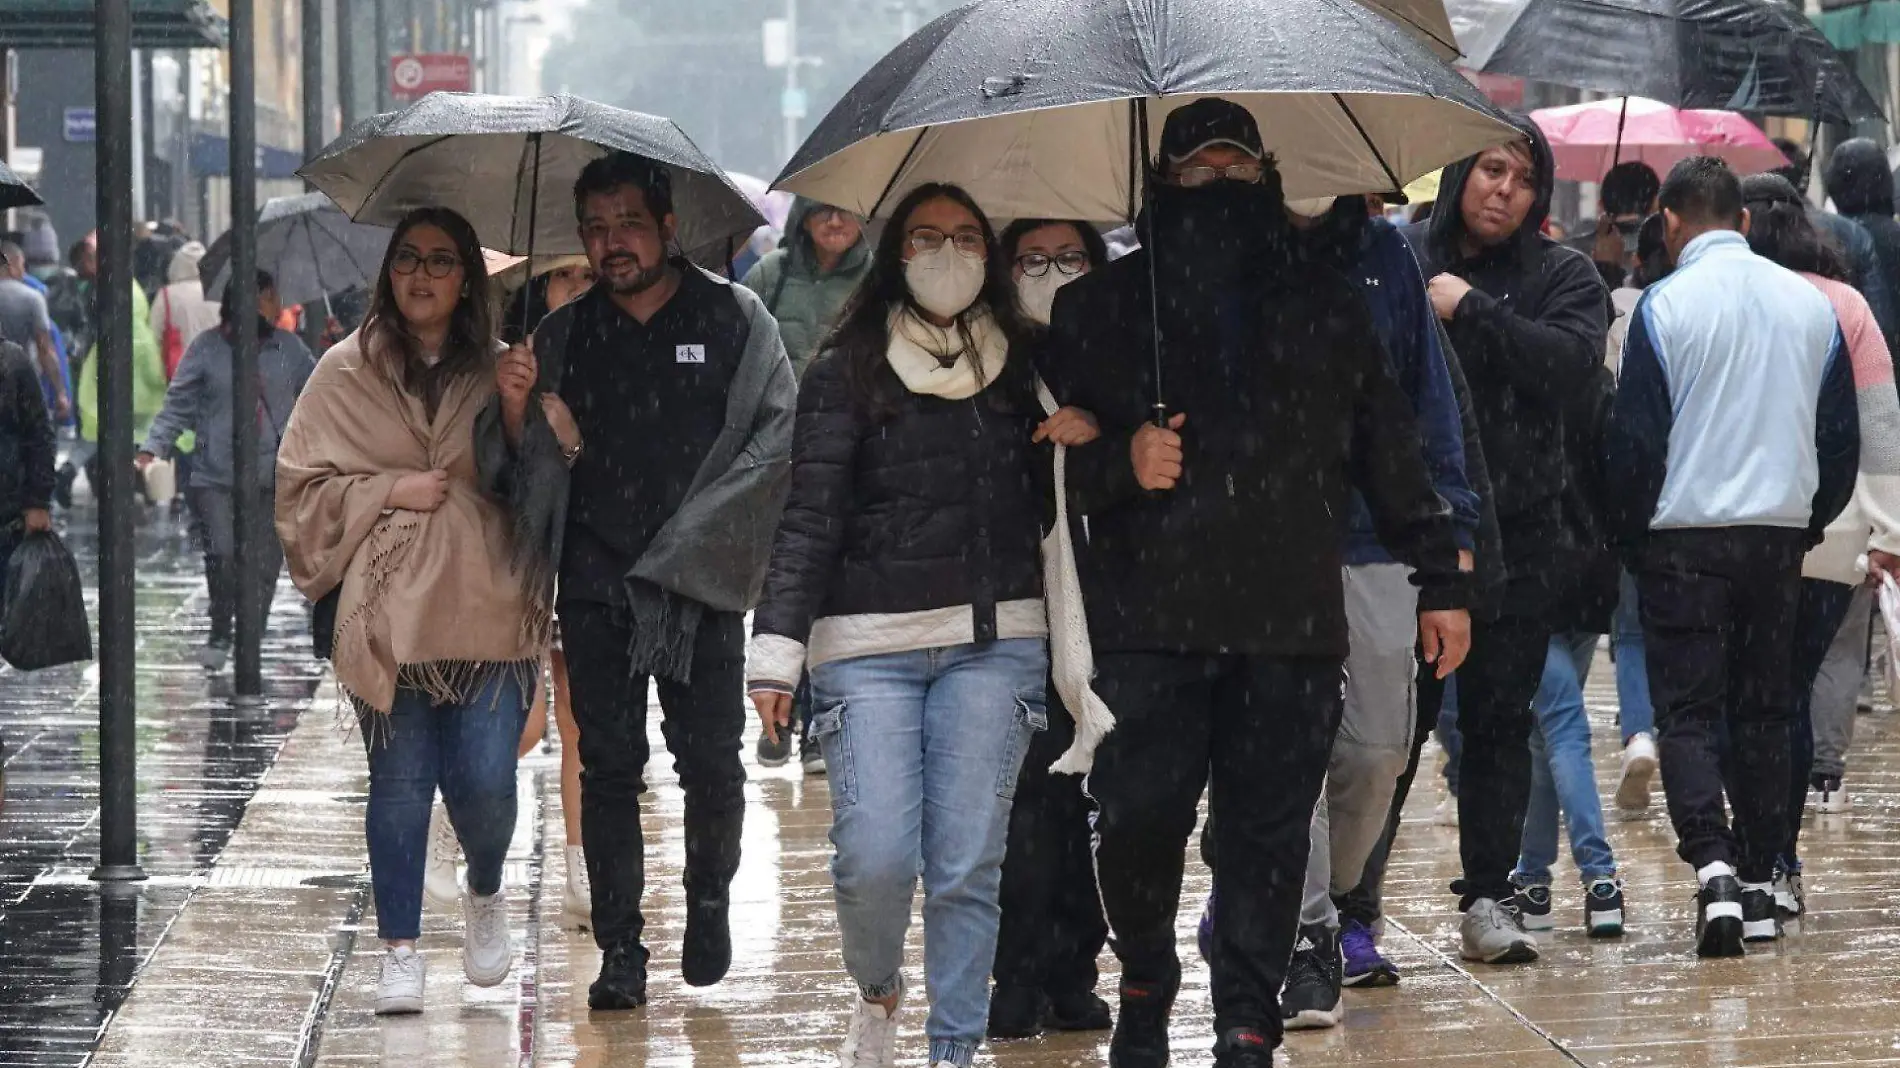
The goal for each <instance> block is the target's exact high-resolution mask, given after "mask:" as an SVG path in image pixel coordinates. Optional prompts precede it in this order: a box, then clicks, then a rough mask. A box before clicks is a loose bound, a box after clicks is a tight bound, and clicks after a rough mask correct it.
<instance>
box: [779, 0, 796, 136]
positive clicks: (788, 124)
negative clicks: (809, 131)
mask: <svg viewBox="0 0 1900 1068" xmlns="http://www.w3.org/2000/svg"><path fill="white" fill-rule="evenodd" d="M785 26H786V29H785V38H786V50H787V51H788V52H789V53H790V54H789V55H787V56H786V57H785V99H784V101H782V102H781V103H780V105H779V110H780V111H782V112H784V114H785V159H786V161H787V162H789V161H790V160H791V158H792V156H793V155H795V154H796V153H797V152H798V119H797V117H796V116H794V115H793V114H792V109H791V108H790V107H789V106H787V105H789V104H790V103H791V102H792V98H793V97H795V96H797V95H798V0H785Z"/></svg>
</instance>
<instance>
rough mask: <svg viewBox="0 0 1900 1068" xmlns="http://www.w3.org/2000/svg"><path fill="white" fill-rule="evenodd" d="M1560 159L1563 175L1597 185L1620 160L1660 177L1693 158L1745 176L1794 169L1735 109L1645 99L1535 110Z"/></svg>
mask: <svg viewBox="0 0 1900 1068" xmlns="http://www.w3.org/2000/svg"><path fill="white" fill-rule="evenodd" d="M1531 120H1532V121H1533V122H1535V123H1537V125H1538V127H1539V128H1540V129H1542V130H1543V131H1544V136H1545V137H1546V138H1548V139H1549V141H1550V149H1551V152H1552V153H1553V154H1554V155H1555V156H1556V159H1557V177H1559V178H1564V179H1568V180H1570V181H1573V182H1594V181H1597V180H1598V179H1600V178H1602V177H1603V176H1604V175H1605V174H1606V173H1608V172H1609V169H1610V168H1611V167H1613V166H1615V165H1616V164H1617V163H1618V162H1628V161H1630V160H1640V161H1641V162H1643V163H1647V164H1649V165H1650V167H1651V168H1653V169H1654V170H1655V171H1656V173H1657V174H1668V173H1669V168H1671V167H1673V166H1675V165H1676V164H1677V163H1678V162H1680V161H1681V160H1685V159H1688V158H1689V157H1690V156H1720V157H1721V158H1722V159H1724V160H1727V161H1728V164H1729V166H1730V167H1733V168H1734V169H1735V171H1736V173H1738V174H1758V173H1760V172H1762V171H1767V170H1773V169H1774V168H1776V167H1782V166H1786V165H1787V162H1788V160H1787V157H1785V156H1783V155H1782V154H1781V150H1780V149H1778V148H1776V147H1775V146H1774V144H1773V143H1772V142H1771V141H1769V140H1768V135H1767V134H1765V133H1762V132H1761V128H1760V127H1758V126H1756V125H1755V124H1754V123H1752V122H1749V121H1748V120H1747V119H1745V118H1743V117H1742V116H1740V115H1737V114H1735V113H1734V112H1732V111H1702V110H1678V109H1676V108H1672V107H1670V106H1669V105H1668V104H1664V103H1661V102H1659V101H1655V100H1645V99H1644V98H1642V97H1612V98H1610V99H1608V100H1596V101H1592V102H1590V103H1588V104H1572V105H1570V106H1569V107H1561V108H1545V109H1543V110H1541V111H1533V112H1531Z"/></svg>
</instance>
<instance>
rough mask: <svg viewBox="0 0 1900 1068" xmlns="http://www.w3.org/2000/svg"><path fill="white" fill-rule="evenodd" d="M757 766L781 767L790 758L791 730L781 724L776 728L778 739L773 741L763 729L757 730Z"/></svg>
mask: <svg viewBox="0 0 1900 1068" xmlns="http://www.w3.org/2000/svg"><path fill="white" fill-rule="evenodd" d="M758 758H759V767H762V768H782V767H784V766H785V762H786V761H788V760H790V759H792V732H791V730H790V729H789V728H787V727H783V726H781V727H780V728H779V729H778V741H776V742H775V741H773V740H772V739H771V737H770V736H769V735H767V734H766V733H765V732H764V731H760V732H759V748H758Z"/></svg>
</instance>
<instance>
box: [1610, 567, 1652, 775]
mask: <svg viewBox="0 0 1900 1068" xmlns="http://www.w3.org/2000/svg"><path fill="white" fill-rule="evenodd" d="M1620 588H1621V591H1622V592H1621V593H1619V594H1618V595H1617V599H1616V616H1615V618H1614V619H1612V620H1611V621H1610V627H1611V633H1610V648H1611V652H1612V653H1613V654H1614V656H1615V658H1616V703H1617V708H1618V712H1617V716H1616V722H1617V726H1618V727H1620V728H1622V731H1623V744H1624V745H1628V744H1629V743H1630V739H1631V738H1634V737H1636V736H1637V735H1639V734H1647V735H1649V736H1650V737H1651V738H1654V737H1655V736H1656V706H1655V705H1653V704H1651V703H1650V700H1649V659H1648V657H1646V656H1645V655H1644V654H1643V615H1642V612H1641V611H1640V609H1641V604H1640V602H1638V601H1637V599H1636V579H1635V578H1633V577H1632V576H1631V575H1630V573H1629V572H1627V571H1625V572H1623V578H1622V584H1621V587H1620Z"/></svg>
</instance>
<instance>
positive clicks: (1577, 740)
mask: <svg viewBox="0 0 1900 1068" xmlns="http://www.w3.org/2000/svg"><path fill="white" fill-rule="evenodd" d="M1596 649H1597V635H1595V634H1574V633H1573V634H1559V635H1557V636H1556V637H1554V638H1552V639H1551V640H1550V652H1549V654H1548V656H1547V657H1546V659H1545V660H1544V679H1543V682H1542V683H1540V684H1539V685H1538V687H1537V706H1536V707H1537V723H1536V725H1535V726H1534V727H1533V729H1532V730H1531V801H1530V806H1529V807H1528V808H1526V809H1525V811H1524V837H1523V840H1522V843H1521V844H1520V845H1519V847H1518V850H1519V855H1518V860H1517V871H1515V872H1513V873H1512V875H1511V881H1512V882H1514V883H1516V884H1517V885H1519V886H1549V885H1550V866H1551V865H1552V864H1554V863H1556V861H1557V816H1558V814H1559V812H1560V811H1561V813H1562V815H1563V817H1564V822H1565V825H1566V829H1567V830H1568V831H1569V833H1570V856H1571V859H1572V860H1574V861H1576V864H1577V871H1578V872H1579V873H1580V874H1581V875H1582V876H1583V884H1584V885H1585V886H1589V885H1590V884H1591V883H1593V882H1595V881H1596V880H1598V879H1608V878H1610V877H1612V876H1614V875H1615V874H1616V857H1615V856H1614V855H1613V854H1612V853H1611V852H1610V843H1609V841H1608V839H1606V838H1605V837H1604V834H1603V802H1602V801H1601V799H1599V798H1598V797H1597V777H1596V769H1595V767H1594V766H1593V765H1592V764H1591V763H1590V717H1589V715H1588V714H1587V713H1586V712H1585V711H1584V705H1583V683H1584V680H1585V679H1587V678H1589V676H1590V661H1591V660H1592V659H1593V658H1594V657H1595V656H1596Z"/></svg>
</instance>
